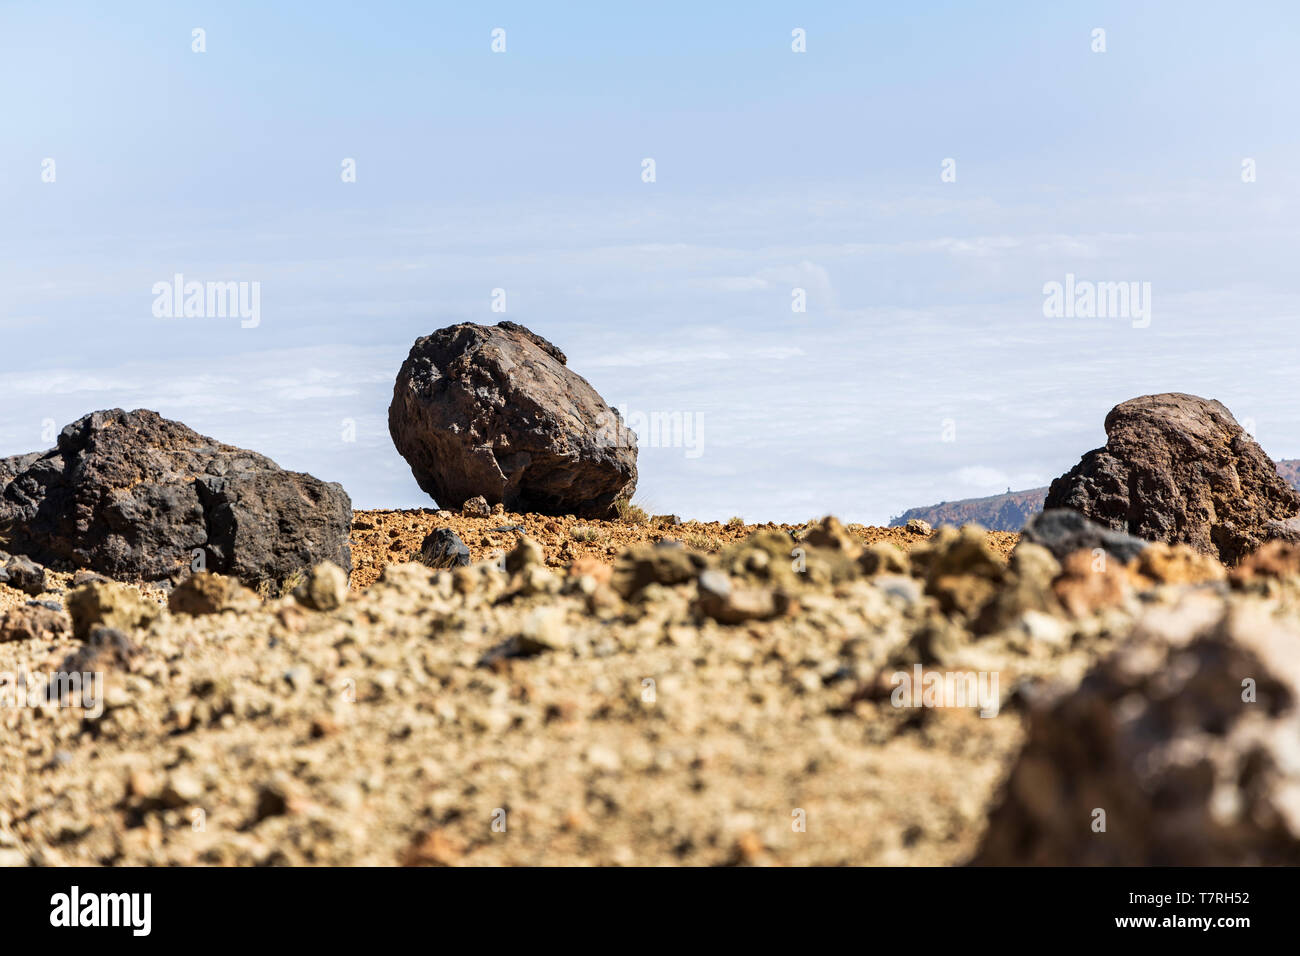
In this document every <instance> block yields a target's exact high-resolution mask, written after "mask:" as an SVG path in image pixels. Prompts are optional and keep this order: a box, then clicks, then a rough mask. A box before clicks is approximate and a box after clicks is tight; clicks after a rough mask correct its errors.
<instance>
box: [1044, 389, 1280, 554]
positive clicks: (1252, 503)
mask: <svg viewBox="0 0 1300 956" xmlns="http://www.w3.org/2000/svg"><path fill="white" fill-rule="evenodd" d="M1045 507H1046V508H1070V509H1072V510H1074V511H1078V512H1080V513H1081V514H1083V515H1085V516H1086V517H1088V518H1090V519H1092V520H1093V521H1095V522H1097V523H1099V524H1102V525H1105V526H1106V527H1108V528H1112V529H1114V530H1116V531H1127V532H1128V533H1129V534H1134V535H1137V536H1138V537H1140V538H1145V539H1147V540H1148V541H1165V542H1168V543H1170V544H1173V543H1174V542H1178V541H1182V542H1185V543H1186V544H1189V545H1191V546H1192V547H1193V548H1196V549H1197V550H1198V551H1202V552H1204V553H1206V554H1215V555H1217V556H1218V557H1219V559H1220V560H1221V561H1223V562H1224V563H1225V564H1229V563H1232V562H1235V561H1236V560H1238V559H1239V558H1240V557H1242V556H1243V555H1245V554H1248V553H1249V552H1251V551H1253V550H1254V549H1255V548H1257V547H1259V545H1260V544H1261V543H1263V542H1264V541H1266V540H1268V539H1269V538H1270V537H1271V536H1273V535H1274V534H1276V529H1274V530H1270V528H1269V525H1270V523H1273V522H1285V521H1287V520H1288V519H1290V518H1293V517H1295V516H1296V515H1297V514H1300V495H1297V494H1296V492H1295V491H1294V490H1292V488H1291V487H1290V486H1289V485H1288V484H1287V483H1286V482H1285V481H1284V480H1283V479H1282V478H1281V477H1280V476H1279V475H1278V472H1277V468H1276V467H1275V466H1274V464H1273V462H1272V461H1270V460H1269V458H1268V456H1267V455H1265V454H1264V452H1263V450H1262V449H1261V448H1260V447H1259V445H1257V444H1256V443H1255V440H1254V439H1253V438H1251V437H1250V436H1249V435H1248V434H1246V432H1245V431H1243V430H1242V428H1241V426H1240V425H1238V424H1237V422H1236V420H1235V419H1234V418H1233V417H1232V413H1231V412H1229V411H1228V410H1227V409H1226V408H1225V407H1224V406H1223V405H1222V404H1220V403H1219V402H1216V401H1209V400H1206V399H1203V398H1197V397H1196V396H1195V395H1184V394H1181V393H1178V392H1170V393H1165V394H1161V395H1144V396H1142V397H1141V398H1134V399H1130V400H1129V401H1127V402H1124V403H1122V404H1120V405H1116V406H1115V407H1114V408H1112V409H1111V411H1110V414H1108V415H1107V416H1106V445H1105V446H1104V447H1102V448H1098V449H1095V450H1093V451H1090V452H1088V453H1087V454H1086V455H1084V456H1083V458H1082V459H1081V460H1080V462H1079V464H1077V465H1076V466H1075V467H1074V468H1073V469H1072V470H1071V471H1069V472H1068V473H1067V474H1065V475H1062V476H1061V477H1060V478H1057V479H1056V480H1055V481H1053V482H1052V486H1051V488H1050V490H1049V491H1048V493H1047V501H1046V503H1045Z"/></svg>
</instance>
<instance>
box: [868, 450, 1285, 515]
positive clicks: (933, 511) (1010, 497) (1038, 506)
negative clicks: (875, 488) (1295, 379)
mask: <svg viewBox="0 0 1300 956" xmlns="http://www.w3.org/2000/svg"><path fill="white" fill-rule="evenodd" d="M1276 464H1277V473H1278V474H1279V475H1281V476H1282V477H1283V478H1284V479H1285V480H1286V482H1287V483H1288V484H1289V485H1290V486H1291V487H1292V488H1294V489H1296V491H1300V458H1290V459H1284V460H1282V461H1279V462H1277V463H1276ZM1046 497H1047V489H1046V488H1045V487H1044V488H1030V489H1029V490H1028V491H1012V492H1008V493H1007V494H1004V495H990V496H989V497H987V498H963V499H962V500H961V501H941V502H939V503H938V504H937V505H927V506H924V507H920V508H908V509H907V510H906V511H904V512H903V513H902V514H901V515H899V516H898V517H897V518H893V519H891V520H890V522H889V526H890V527H891V528H900V527H902V526H903V525H905V524H907V522H908V521H910V520H912V519H913V518H920V519H921V520H922V521H927V522H929V523H930V524H931V525H933V526H934V527H936V528H937V527H939V526H940V525H945V524H948V525H954V526H958V527H959V526H961V525H964V524H978V525H983V526H984V527H985V528H988V529H989V530H990V531H1019V530H1020V529H1021V528H1023V527H1024V525H1025V522H1026V521H1028V520H1029V517H1030V515H1033V514H1035V513H1037V512H1039V511H1041V510H1042V509H1043V499H1044V498H1046Z"/></svg>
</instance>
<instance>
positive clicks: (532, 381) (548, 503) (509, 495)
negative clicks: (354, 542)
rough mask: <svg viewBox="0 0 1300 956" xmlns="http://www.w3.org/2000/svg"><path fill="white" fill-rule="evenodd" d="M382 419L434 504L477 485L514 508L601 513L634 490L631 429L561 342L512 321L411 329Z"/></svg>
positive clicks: (471, 492)
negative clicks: (414, 334) (412, 337)
mask: <svg viewBox="0 0 1300 956" xmlns="http://www.w3.org/2000/svg"><path fill="white" fill-rule="evenodd" d="M388 430H389V432H390V434H391V435H392V437H393V444H395V445H396V446H397V450H398V451H399V452H401V454H402V457H403V458H405V459H406V461H407V462H408V463H409V464H410V466H411V473H412V474H413V475H414V476H415V480H416V481H417V482H419V485H420V487H421V488H422V489H424V491H425V492H426V493H428V494H429V495H430V496H432V497H433V499H434V500H435V501H436V502H437V503H438V504H439V506H441V507H443V508H451V509H459V508H460V507H461V505H462V504H464V502H465V501H466V500H467V499H469V498H473V497H475V496H476V495H482V496H483V497H484V498H486V499H487V501H488V503H489V504H496V503H498V502H500V503H502V504H503V505H504V506H505V507H506V509H507V510H509V511H514V512H537V513H541V514H559V515H563V514H573V515H579V516H582V517H592V518H603V517H608V516H610V514H611V513H612V512H613V510H614V503H615V502H616V501H617V500H619V499H620V498H631V496H632V494H633V492H634V491H635V490H636V436H635V435H633V434H632V433H631V432H630V431H628V430H627V429H626V428H625V427H624V426H623V423H622V421H621V419H620V418H619V415H618V412H616V411H615V410H614V409H612V408H610V406H609V405H607V404H606V403H605V401H604V399H602V398H601V397H600V396H599V395H598V394H596V390H595V389H593V388H592V387H591V385H590V384H589V383H588V382H587V380H586V379H584V378H583V377H582V376H581V375H578V374H577V373H576V372H574V371H572V370H571V369H570V368H569V367H568V364H567V359H566V358H565V356H564V353H563V352H561V351H560V350H559V349H558V348H556V347H555V346H554V345H552V344H551V343H550V342H548V341H546V339H544V338H542V337H541V336H539V335H535V334H534V333H532V332H530V331H529V330H528V329H526V328H524V327H523V326H522V325H517V324H515V323H514V322H501V323H500V324H498V325H496V326H483V325H475V324H472V323H468V322H467V323H463V324H460V325H453V326H450V327H448V328H445V329H440V330H438V331H437V332H434V333H433V334H432V335H426V336H423V337H422V338H419V339H417V340H416V342H415V345H413V346H412V347H411V352H410V354H409V355H408V356H407V358H406V361H405V362H403V363H402V368H401V370H400V371H399V372H398V375H397V383H396V385H395V386H394V387H393V403H392V405H390V406H389V408H388Z"/></svg>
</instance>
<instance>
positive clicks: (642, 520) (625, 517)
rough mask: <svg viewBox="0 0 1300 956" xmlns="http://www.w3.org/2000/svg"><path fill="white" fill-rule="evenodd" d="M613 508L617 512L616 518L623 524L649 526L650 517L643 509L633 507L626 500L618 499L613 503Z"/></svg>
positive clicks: (636, 506)
mask: <svg viewBox="0 0 1300 956" xmlns="http://www.w3.org/2000/svg"><path fill="white" fill-rule="evenodd" d="M614 507H615V508H616V509H617V510H618V518H619V520H620V521H622V522H623V523H624V524H649V523H650V516H649V515H647V514H646V513H645V509H644V508H642V507H640V506H639V505H634V504H632V502H630V501H628V500H627V499H626V498H620V499H619V500H618V501H616V502H614Z"/></svg>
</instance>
